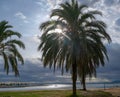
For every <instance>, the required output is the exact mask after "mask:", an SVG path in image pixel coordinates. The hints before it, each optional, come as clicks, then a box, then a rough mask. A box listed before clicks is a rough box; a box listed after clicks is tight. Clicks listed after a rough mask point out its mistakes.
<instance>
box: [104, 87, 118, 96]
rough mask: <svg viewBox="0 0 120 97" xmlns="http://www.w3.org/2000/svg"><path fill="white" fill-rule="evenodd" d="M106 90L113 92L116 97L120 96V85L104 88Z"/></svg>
mask: <svg viewBox="0 0 120 97" xmlns="http://www.w3.org/2000/svg"><path fill="white" fill-rule="evenodd" d="M103 91H105V92H109V93H111V94H112V95H113V96H115V97H120V87H115V88H107V89H105V90H103Z"/></svg>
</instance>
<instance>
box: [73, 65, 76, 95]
mask: <svg viewBox="0 0 120 97" xmlns="http://www.w3.org/2000/svg"><path fill="white" fill-rule="evenodd" d="M76 80H77V66H76V64H72V81H73V96H76Z"/></svg>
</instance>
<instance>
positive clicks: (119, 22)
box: [115, 18, 120, 26]
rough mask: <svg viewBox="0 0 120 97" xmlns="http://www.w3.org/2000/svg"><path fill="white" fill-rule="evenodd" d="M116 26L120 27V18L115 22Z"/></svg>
mask: <svg viewBox="0 0 120 97" xmlns="http://www.w3.org/2000/svg"><path fill="white" fill-rule="evenodd" d="M115 24H116V25H117V26H120V18H118V19H117V20H116V21H115Z"/></svg>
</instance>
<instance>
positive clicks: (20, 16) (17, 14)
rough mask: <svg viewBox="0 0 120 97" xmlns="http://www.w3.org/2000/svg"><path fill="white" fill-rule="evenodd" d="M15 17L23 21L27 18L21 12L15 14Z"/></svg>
mask: <svg viewBox="0 0 120 97" xmlns="http://www.w3.org/2000/svg"><path fill="white" fill-rule="evenodd" d="M15 16H16V17H18V18H20V19H23V20H24V19H26V18H27V17H26V16H25V15H24V14H23V13H22V12H17V13H16V14H15Z"/></svg>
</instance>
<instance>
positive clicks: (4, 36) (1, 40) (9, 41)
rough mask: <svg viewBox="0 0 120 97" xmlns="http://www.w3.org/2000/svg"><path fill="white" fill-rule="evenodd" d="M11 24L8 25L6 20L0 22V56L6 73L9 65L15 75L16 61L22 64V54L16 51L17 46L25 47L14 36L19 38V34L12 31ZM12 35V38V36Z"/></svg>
mask: <svg viewBox="0 0 120 97" xmlns="http://www.w3.org/2000/svg"><path fill="white" fill-rule="evenodd" d="M10 28H12V26H11V25H8V22H7V21H1V22H0V56H2V57H3V60H4V69H5V70H6V72H7V74H8V73H9V65H11V67H12V70H13V71H14V72H15V76H18V75H19V71H18V68H17V64H18V61H19V62H21V64H24V60H23V57H22V55H21V54H20V53H19V51H18V47H20V48H22V49H25V46H24V44H23V42H22V41H20V40H18V39H14V38H16V37H17V38H20V37H21V34H20V33H18V32H14V31H12V30H11V29H10ZM13 37H14V38H13Z"/></svg>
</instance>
